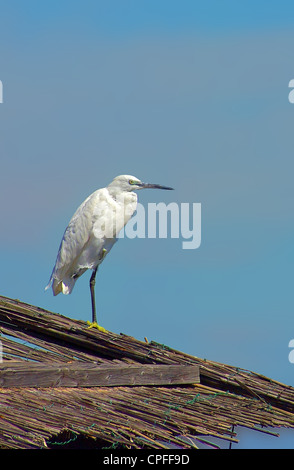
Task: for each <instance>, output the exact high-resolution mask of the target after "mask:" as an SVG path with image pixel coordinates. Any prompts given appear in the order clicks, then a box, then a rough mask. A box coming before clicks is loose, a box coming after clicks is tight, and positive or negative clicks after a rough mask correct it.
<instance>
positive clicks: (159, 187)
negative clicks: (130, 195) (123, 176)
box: [140, 183, 174, 190]
mask: <svg viewBox="0 0 294 470" xmlns="http://www.w3.org/2000/svg"><path fill="white" fill-rule="evenodd" d="M140 186H141V188H142V189H145V188H152V189H168V190H173V189H174V188H169V187H168V186H161V185H160V184H152V183H141V184H140Z"/></svg>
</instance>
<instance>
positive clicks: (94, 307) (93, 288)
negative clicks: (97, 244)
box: [90, 266, 98, 323]
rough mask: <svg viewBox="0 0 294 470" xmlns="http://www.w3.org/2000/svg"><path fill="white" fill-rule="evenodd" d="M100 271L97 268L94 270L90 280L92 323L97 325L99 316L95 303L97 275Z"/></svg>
mask: <svg viewBox="0 0 294 470" xmlns="http://www.w3.org/2000/svg"><path fill="white" fill-rule="evenodd" d="M97 271H98V266H97V268H95V269H94V271H93V273H92V276H91V279H90V291H91V304H92V322H93V323H97V315H96V301H95V284H96V274H97Z"/></svg>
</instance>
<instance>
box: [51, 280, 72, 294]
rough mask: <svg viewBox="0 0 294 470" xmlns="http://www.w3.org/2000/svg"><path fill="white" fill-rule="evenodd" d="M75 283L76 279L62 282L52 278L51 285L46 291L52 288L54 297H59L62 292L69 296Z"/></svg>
mask: <svg viewBox="0 0 294 470" xmlns="http://www.w3.org/2000/svg"><path fill="white" fill-rule="evenodd" d="M75 282H76V279H73V278H72V277H68V278H65V279H63V280H62V281H59V280H58V279H55V278H52V277H51V279H50V281H49V283H48V284H47V286H46V287H45V290H47V289H49V287H51V286H52V291H53V295H58V294H60V293H61V292H62V293H63V294H65V295H68V294H71V292H72V290H73V288H74V285H75Z"/></svg>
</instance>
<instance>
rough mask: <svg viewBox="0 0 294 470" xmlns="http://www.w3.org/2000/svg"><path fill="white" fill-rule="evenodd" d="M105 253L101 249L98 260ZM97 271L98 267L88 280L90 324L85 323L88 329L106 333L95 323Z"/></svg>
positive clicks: (101, 258) (105, 251)
mask: <svg viewBox="0 0 294 470" xmlns="http://www.w3.org/2000/svg"><path fill="white" fill-rule="evenodd" d="M106 253H107V250H105V248H103V250H102V254H101V257H100V260H101V261H102V260H103V258H104V257H105V255H106ZM97 271H98V266H97V267H96V268H95V269H94V270H93V273H92V276H91V278H90V292H91V304H92V323H91V322H89V321H88V322H87V323H88V325H89V328H97V329H98V330H99V331H103V332H106V330H105V328H103V327H102V326H99V325H98V323H97V315H96V301H95V284H96V274H97Z"/></svg>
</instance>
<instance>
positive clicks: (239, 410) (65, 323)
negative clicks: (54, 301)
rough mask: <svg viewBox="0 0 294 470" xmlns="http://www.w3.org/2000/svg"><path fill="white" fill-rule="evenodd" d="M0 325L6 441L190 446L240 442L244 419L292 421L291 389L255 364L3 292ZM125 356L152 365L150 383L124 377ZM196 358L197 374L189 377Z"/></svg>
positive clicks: (1, 440) (1, 416) (251, 422)
mask: <svg viewBox="0 0 294 470" xmlns="http://www.w3.org/2000/svg"><path fill="white" fill-rule="evenodd" d="M0 331H1V336H0V339H1V342H2V348H3V363H2V364H0V366H1V367H0V447H3V448H46V447H49V448H50V447H51V448H52V447H53V448H54V447H56V446H61V445H63V446H64V447H68V446H74V445H75V446H76V447H79V446H84V447H96V448H103V447H104V448H105V447H112V448H119V447H126V448H170V447H171V446H175V445H176V446H180V447H183V448H189V447H196V446H197V443H198V442H203V441H206V440H208V441H209V438H210V437H212V436H214V437H218V438H222V439H226V440H227V441H229V442H237V436H236V433H235V431H234V430H235V429H236V426H239V425H240V426H245V427H248V428H251V429H259V430H261V429H262V427H266V428H268V427H294V389H293V388H292V387H290V386H287V385H283V384H281V383H279V382H277V381H275V380H271V379H269V378H267V377H264V376H262V375H260V374H256V373H254V372H251V371H247V370H243V369H240V368H236V367H232V366H229V365H225V364H220V363H217V362H213V361H209V360H206V359H199V358H197V357H194V356H190V355H188V354H185V353H183V352H179V351H175V350H173V349H171V348H169V347H167V346H165V345H162V344H158V343H155V342H150V343H149V342H142V341H138V340H136V339H134V338H132V337H130V336H126V335H123V334H121V335H118V334H114V333H111V332H108V333H101V332H98V331H97V330H94V329H88V328H87V324H86V323H85V322H83V321H78V320H71V319H69V318H66V317H64V316H61V315H58V314H56V313H51V312H48V311H46V310H43V309H41V308H38V307H34V306H31V305H28V304H24V303H22V302H20V301H17V300H11V299H8V298H6V297H0ZM25 361H26V362H25ZM87 364H88V365H87ZM114 366H119V367H120V368H121V371H122V372H121V374H120V372H119V368H117V367H114ZM126 366H128V367H129V370H131V371H134V370H136V371H137V372H138V370H140V371H141V372H140V374H141V376H144V374H145V371H147V373H146V377H147V376H148V380H147V379H146V382H143V383H144V385H136V383H139V384H140V381H139V382H136V381H134V382H133V383H132V381H129V382H128V381H127V382H124V380H125V379H122V377H123V371H125V370H126ZM145 366H146V367H145ZM151 366H152V367H151ZM155 366H161V368H159V369H158V368H156V367H155ZM163 366H166V367H165V368H163ZM168 366H173V367H174V366H180V369H183V374H182V376H183V377H184V378H183V377H182V379H180V377H179V378H178V381H180V380H182V382H180V383H177V380H176V378H175V374H172V372H170V374H171V376H170V378H169V377H168V374H166V372H164V373H162V371H163V370H164V371H167V372H169V371H172V368H169V367H168ZM188 366H189V367H188ZM191 366H192V367H191ZM195 366H197V367H198V368H199V370H200V382H199V383H193V378H191V373H193V374H195V371H197V367H195ZM111 367H114V369H113V370H116V377H118V378H116V379H115V380H119V379H121V380H120V381H118V382H117V384H116V383H114V382H113V383H107V380H109V377H110V380H112V379H111V377H112V374H111V373H108V375H105V374H104V376H103V374H102V379H101V377H100V376H99V377H100V378H99V380H102V382H99V383H102V385H96V384H95V380H96V379H97V375H95V374H96V373H97V370H98V369H99V370H98V372H99V371H100V368H101V369H103V368H104V372H105V370H107V369H108V368H111ZM148 367H149V369H148ZM150 367H151V368H150ZM152 368H153V369H152ZM21 370H23V371H25V373H23V374H22V375H21V373H20V371H21ZM73 370H74V372H72V371H73ZM87 370H88V371H89V374H87V373H86V375H85V371H87ZM91 370H93V374H94V375H93V377H94V379H93V380H94V382H91V383H90V382H87V380H89V378H91V374H90V371H91ZM111 370H112V369H111ZM158 370H160V371H161V372H160V374H158V373H157V371H158ZM174 370H175V369H174ZM36 371H37V372H38V373H39V374H40V375H36ZM44 371H45V373H44ZM46 371H47V372H46ZM77 371H78V372H77ZM185 371H187V374H186V375H185V373H184V372H185ZM132 373H133V372H132ZM50 374H51V375H52V374H53V375H52V377H53V378H52V383H51V382H50V383H48V380H49V378H50V377H51V375H50ZM68 374H73V375H68ZM75 374H77V375H75ZM80 374H81V375H80ZM148 374H149V375H148ZM153 374H154V375H153ZM159 376H160V380H161V382H160V381H159V382H158V381H157V382H156V380H157V379H158V377H159ZM194 376H195V382H197V374H196V375H194ZM194 376H192V377H194ZM69 377H70V378H69ZM103 377H104V378H103ZM105 377H106V378H105ZM153 377H154V381H153ZM34 380H35V381H36V382H35V383H34ZM40 380H41V382H40ZM43 380H44V382H42V381H43ZM62 380H65V382H62ZM83 380H84V382H83ZM85 380H86V382H85ZM91 380H92V379H91ZM103 380H105V383H104V382H103ZM46 381H47V382H46ZM153 382H154V383H153ZM191 382H192V383H191ZM64 383H66V384H67V386H63V384H64ZM125 383H127V385H125ZM158 383H159V384H161V385H159V384H158ZM40 384H44V385H43V386H40ZM122 384H123V385H122ZM162 384H163V385H162Z"/></svg>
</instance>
